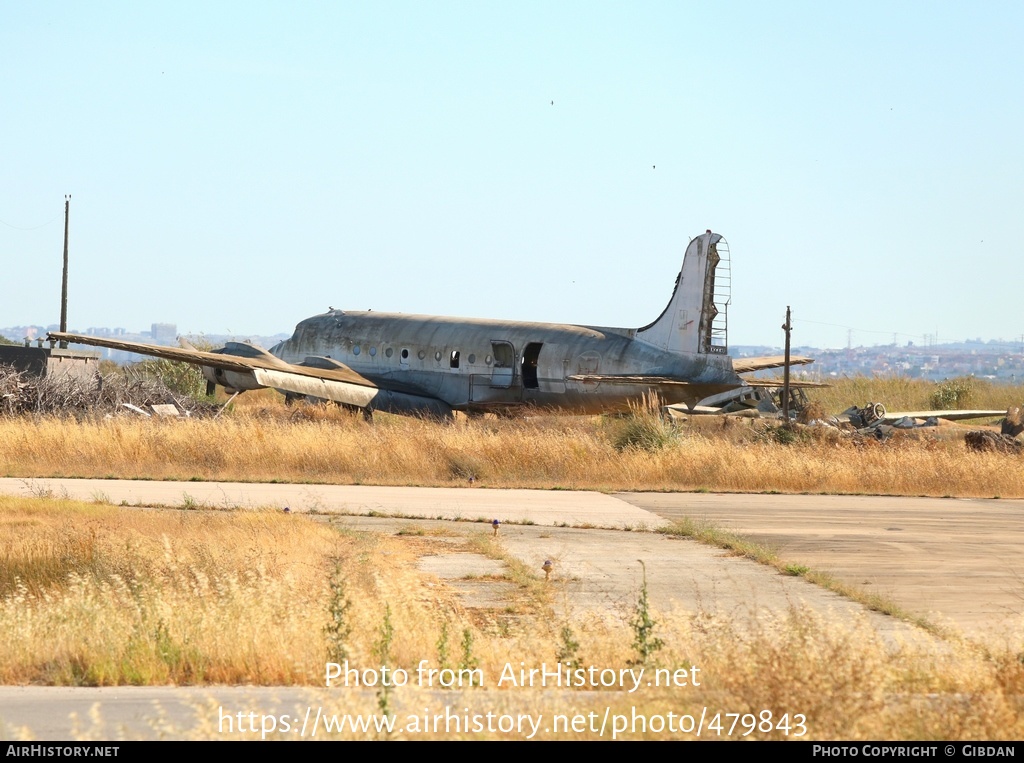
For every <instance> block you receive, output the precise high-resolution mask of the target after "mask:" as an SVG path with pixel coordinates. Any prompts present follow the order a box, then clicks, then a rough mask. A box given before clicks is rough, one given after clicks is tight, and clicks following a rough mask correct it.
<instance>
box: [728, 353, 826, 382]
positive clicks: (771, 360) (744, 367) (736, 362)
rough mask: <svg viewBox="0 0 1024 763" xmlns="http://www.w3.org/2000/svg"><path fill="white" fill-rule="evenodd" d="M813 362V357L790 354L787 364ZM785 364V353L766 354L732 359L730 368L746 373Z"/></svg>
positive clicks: (802, 364)
mask: <svg viewBox="0 0 1024 763" xmlns="http://www.w3.org/2000/svg"><path fill="white" fill-rule="evenodd" d="M813 362H814V358H804V357H801V356H790V358H789V365H791V366H805V365H807V364H808V363H813ZM785 365H786V356H785V355H767V356H765V357H762V358H733V359H732V368H733V370H734V371H735V372H736V373H738V374H746V373H750V372H751V371H764V370H765V369H766V368H782V367H783V366H785ZM773 386H775V385H773Z"/></svg>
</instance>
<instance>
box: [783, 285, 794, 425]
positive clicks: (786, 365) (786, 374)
mask: <svg viewBox="0 0 1024 763" xmlns="http://www.w3.org/2000/svg"><path fill="white" fill-rule="evenodd" d="M782 330H783V331H785V332H786V362H785V363H784V364H783V366H782V369H783V370H782V421H783V426H788V425H789V334H790V332H791V331H792V330H793V325H792V322H791V321H790V312H789V305H786V322H785V323H783V324H782Z"/></svg>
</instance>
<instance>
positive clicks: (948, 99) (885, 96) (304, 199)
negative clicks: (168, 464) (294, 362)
mask: <svg viewBox="0 0 1024 763" xmlns="http://www.w3.org/2000/svg"><path fill="white" fill-rule="evenodd" d="M1022 21H1024V4H1021V3H1019V2H987V3H971V4H968V3H937V2H928V3H925V2H922V3H902V4H896V5H894V4H892V3H857V4H851V3H844V4H840V3H820V2H816V3H788V2H778V3H738V2H735V3H682V2H671V3H650V2H648V3H643V2H641V3H635V2H630V3H597V2H581V3H566V2H562V3H526V2H514V3H493V2H490V3H482V2H476V3H428V2H418V3H404V2H399V3H342V2H323V3H312V2H305V3H303V2H288V3H259V2H256V3H253V2H247V3H220V4H214V5H211V4H208V3H190V2H175V3H165V4H154V3H112V2H106V3H105V2H94V3H58V2H45V0H44V1H43V2H33V3H24V2H12V1H11V0H0V72H2V74H0V85H2V88H3V100H2V102H0V103H2V104H3V107H2V108H3V118H2V120H0V168H2V173H3V174H2V177H3V181H4V182H3V183H2V184H0V257H2V260H3V264H4V271H5V279H4V280H5V282H6V283H7V286H8V288H7V289H6V291H5V295H4V298H3V300H0V325H4V326H6V325H17V324H26V323H43V324H46V323H53V322H56V321H57V320H58V317H59V299H58V297H59V286H60V254H61V244H62V212H63V197H64V194H65V193H70V194H72V207H71V218H72V219H71V256H72V273H71V306H70V323H71V324H72V326H73V327H77V328H80V329H84V328H86V327H87V326H111V327H112V326H124V327H126V328H129V329H132V330H139V329H145V328H148V327H149V324H150V323H152V322H170V323H176V324H177V325H178V328H179V330H180V331H182V332H199V331H206V332H211V333H226V332H229V331H230V332H234V333H236V334H238V335H241V336H244V335H246V334H273V333H277V332H282V331H291V329H292V327H293V326H294V325H295V323H296V322H297V321H299V320H300V319H302V318H304V317H307V316H309V315H312V314H315V313H319V312H322V311H323V310H325V309H326V308H327V307H328V305H333V306H335V307H347V308H351V309H360V310H362V309H366V308H372V309H374V310H379V311H400V312H406V313H428V314H444V315H464V316H477V317H492V318H509V319H528V320H542V321H564V322H572V323H586V324H596V325H609V326H611V325H615V326H639V325H642V324H644V323H646V322H648V321H649V320H651V319H652V318H654V317H655V316H656V315H657V314H658V313H659V312H660V311H661V309H662V308H663V307H664V304H665V302H666V301H667V300H668V297H669V293H670V291H671V288H672V283H673V280H674V278H675V275H676V273H677V272H678V269H679V264H680V260H681V257H682V254H683V250H684V248H685V246H686V243H687V241H688V240H689V238H690V237H691V236H693V235H696V234H698V233H701V232H703V231H704V230H705V229H706V228H712V229H713V230H715V231H716V232H719V233H722V234H723V235H724V236H725V237H726V239H727V240H728V242H729V245H730V249H731V252H732V268H733V304H732V307H731V309H730V341H731V343H733V344H756V343H766V344H780V343H781V340H782V335H781V330H780V329H779V326H780V325H781V323H782V318H783V315H784V312H785V307H786V305H787V304H790V305H792V307H793V311H794V318H795V327H796V333H795V334H794V341H796V342H797V343H799V344H816V345H820V346H843V345H845V344H846V341H847V327H852V328H853V329H855V331H854V333H853V341H854V344H873V343H886V342H889V341H891V339H892V334H893V333H898V334H899V337H898V339H899V341H900V343H905V342H906V341H907V340H908V339H914V340H915V341H918V342H919V341H921V340H920V337H921V336H922V335H924V334H933V333H936V332H937V333H938V335H939V339H940V340H959V339H964V338H967V337H971V338H974V337H984V338H1010V337H1014V336H1020V335H1021V334H1022V333H1024V316H1021V311H1020V309H1019V307H1018V306H1019V304H1020V296H1019V291H1020V286H1019V284H1020V278H1019V269H1020V263H1021V256H1020V255H1021V250H1022V244H1021V242H1022V241H1024V215H1022V214H1021V212H1020V206H1021V204H1022V202H1024V193H1022V190H1024V189H1022V180H1021V178H1022V176H1024V150H1022V146H1021V142H1022V139H1024V138H1022V136H1024V113H1022V112H1024V97H1022V95H1024V94H1022V89H1024V88H1022V84H1021V83H1022V81H1024V54H1022V52H1021V50H1022V40H1024V23H1022ZM552 101H554V105H552V103H551V102H552ZM825 324H834V325H825Z"/></svg>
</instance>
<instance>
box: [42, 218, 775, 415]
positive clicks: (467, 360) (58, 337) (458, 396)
mask: <svg viewBox="0 0 1024 763" xmlns="http://www.w3.org/2000/svg"><path fill="white" fill-rule="evenodd" d="M727 254H728V248H727V246H726V244H725V241H724V239H723V238H722V237H721V236H720V235H718V234H716V233H712V232H711V231H707V232H706V233H704V234H702V235H700V236H697V237H696V238H694V239H692V240H691V241H690V243H689V245H688V246H687V248H686V253H685V255H684V257H683V265H682V268H681V270H680V271H679V276H678V277H677V278H676V283H675V288H674V289H673V292H672V296H671V298H670V299H669V303H668V305H667V306H666V307H665V309H664V310H663V311H662V312H661V314H660V315H659V316H658V317H657V318H656V319H655V320H654V321H652V322H651V323H650V324H648V325H646V326H643V327H641V328H637V329H624V328H603V327H595V326H576V325H569V324H550V323H528V322H513V321H495V320H480V319H469V318H445V317H437V316H416V315H401V314H388V313H375V312H348V311H343V310H333V309H332V310H330V311H329V312H327V313H324V314H323V315H317V316H314V317H312V318H308V319H306V320H304V321H302V322H301V323H299V324H298V326H297V327H296V328H295V333H294V334H293V335H292V336H291V338H289V339H287V340H285V341H284V342H281V343H279V344H277V345H275V346H274V347H273V348H272V349H271V350H270V351H269V352H268V351H267V350H263V349H260V348H257V347H254V346H252V345H248V344H240V343H235V342H232V343H229V344H228V345H227V346H226V347H225V348H223V349H221V350H217V351H215V352H202V351H198V350H195V349H191V348H190V349H183V348H170V347H158V346H154V345H146V344H138V343H132V342H121V341H117V340H109V339H100V338H97V337H88V336H81V335H76V334H64V333H56V332H54V333H51V334H50V337H51V340H53V341H62V342H74V343H81V344H93V345H99V346H106V347H113V348H116V349H121V350H127V351H130V352H140V353H143V354H148V355H156V356H158V357H164V358H169V359H171V360H180V361H184V362H187V363H193V364H196V365H199V366H201V367H202V369H203V374H204V375H205V376H206V378H207V379H208V380H209V381H210V382H211V383H216V384H221V385H223V386H225V387H226V388H228V389H229V390H233V391H242V390H247V389H258V388H262V387H272V388H274V389H277V390H280V391H281V392H283V393H285V394H286V395H287V396H289V397H290V398H295V397H299V396H306V397H315V398H322V399H327V400H333V401H335V402H338V403H341V404H343V405H348V406H354V407H358V408H362V409H364V410H366V411H374V410H381V411H387V412H393V413H423V414H429V415H438V416H450V415H451V414H452V412H453V411H466V412H469V413H479V412H485V411H501V410H510V409H516V408H522V407H524V406H527V407H531V406H535V407H539V408H548V409H552V410H563V411H570V412H575V413H591V412H594V413H596V412H601V411H609V410H611V411H614V410H624V409H626V408H628V406H629V405H630V403H633V402H637V401H640V400H642V398H643V396H644V395H647V394H654V395H657V396H658V397H659V398H661V400H662V401H664V402H665V403H685V404H687V405H690V406H692V405H694V404H695V403H697V401H699V400H701V399H702V398H705V397H707V396H709V395H713V394H716V393H719V392H723V391H725V390H728V389H733V388H735V387H739V386H743V385H744V384H745V382H744V380H742V379H741V378H740V377H739V376H738V375H737V373H736V369H735V367H734V365H733V362H732V359H731V358H730V357H729V355H728V348H727V342H726V333H727V332H726V328H727V327H726V312H727V308H728V304H729V285H730V279H729V266H728V258H727ZM764 360H765V361H766V362H765V363H763V364H760V365H759V364H757V363H751V362H746V363H745V366H744V369H743V370H744V371H749V370H757V369H758V368H761V367H773V366H774V365H778V362H777V359H775V361H776V362H774V363H769V362H767V361H770V360H772V359H764Z"/></svg>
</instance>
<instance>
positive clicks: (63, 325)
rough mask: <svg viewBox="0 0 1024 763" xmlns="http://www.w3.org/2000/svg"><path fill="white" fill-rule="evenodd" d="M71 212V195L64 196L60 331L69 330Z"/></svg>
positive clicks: (62, 345)
mask: <svg viewBox="0 0 1024 763" xmlns="http://www.w3.org/2000/svg"><path fill="white" fill-rule="evenodd" d="M70 210H71V194H65V195H64V277H63V279H62V280H61V286H60V330H61V333H62V334H63V333H65V332H67V330H68V217H69V215H70ZM60 346H61V349H67V346H68V343H67V342H61V343H60Z"/></svg>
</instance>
